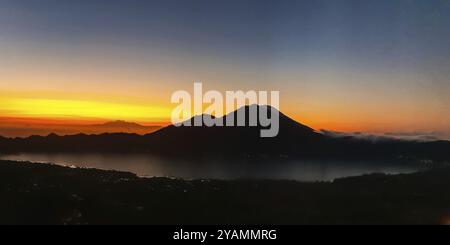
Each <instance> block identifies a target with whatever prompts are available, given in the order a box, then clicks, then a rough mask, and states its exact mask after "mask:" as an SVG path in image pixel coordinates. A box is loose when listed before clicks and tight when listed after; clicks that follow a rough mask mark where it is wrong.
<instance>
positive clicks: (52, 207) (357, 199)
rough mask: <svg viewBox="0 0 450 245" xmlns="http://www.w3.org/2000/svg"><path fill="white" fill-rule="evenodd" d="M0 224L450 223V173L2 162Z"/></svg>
mask: <svg viewBox="0 0 450 245" xmlns="http://www.w3.org/2000/svg"><path fill="white" fill-rule="evenodd" d="M0 196H1V201H0V223H1V224H446V223H448V222H450V169H448V168H441V169H435V170H430V171H427V172H421V173H415V174H407V175H393V176H387V175H381V174H376V175H367V176H361V177H351V178H344V179H339V180H336V181H334V182H333V183H301V182H294V181H273V180H272V181H263V180H236V181H216V180H196V181H183V180H175V179H167V178H150V179H146V178H139V177H137V176H135V175H134V174H131V173H124V172H116V171H102V170H95V169H71V168H65V167H60V166H54V165H44V164H33V163H17V162H11V161H0Z"/></svg>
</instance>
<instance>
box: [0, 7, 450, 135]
mask: <svg viewBox="0 0 450 245" xmlns="http://www.w3.org/2000/svg"><path fill="white" fill-rule="evenodd" d="M449 67H450V1H448V0H428V1H423V0H367V1H360V0H340V1H325V0H309V1H308V0H304V1H302V0H299V1H264V0H244V1H241V0H239V1H237V0H236V1H234V0H228V1H211V0H208V1H206V0H205V1H202V0H196V1H194V0H176V1H175V0H164V1H137V0H136V1H130V0H127V1H125V0H122V1H118V0H109V1H100V0H89V1H87V0H86V1H84V0H79V1H66V0H54V1H51V0H42V1H34V0H29V1H26V0H0V120H6V118H22V119H23V118H28V119H30V122H32V120H31V119H41V120H50V121H51V120H60V121H61V120H62V121H64V122H67V123H72V124H73V123H80V122H81V123H83V122H84V123H87V122H97V121H108V120H127V121H134V122H139V123H143V124H151V123H155V122H156V123H158V122H167V121H169V120H170V112H171V109H172V108H173V107H174V105H172V104H170V96H171V94H172V92H174V91H176V90H180V89H183V90H189V91H192V85H193V81H199V82H202V83H203V86H204V89H205V90H209V89H214V90H219V91H225V90H279V91H280V100H281V101H280V102H281V105H280V109H281V111H282V112H284V113H285V114H287V115H288V116H290V117H292V118H294V119H296V120H298V121H300V122H302V123H304V124H307V125H309V126H311V127H313V128H316V129H321V128H325V129H330V130H338V131H364V132H392V131H399V132H418V131H442V132H450V96H449V94H450V69H449Z"/></svg>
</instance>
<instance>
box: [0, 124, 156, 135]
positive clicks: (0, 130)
mask: <svg viewBox="0 0 450 245" xmlns="http://www.w3.org/2000/svg"><path fill="white" fill-rule="evenodd" d="M160 128H161V126H143V125H140V124H137V123H132V122H125V121H112V122H106V123H104V124H61V123H59V122H53V123H52V122H50V123H47V122H39V121H37V122H31V123H30V122H26V121H25V122H24V121H23V120H16V121H11V120H9V121H6V122H3V121H2V120H1V119H0V135H3V136H7V137H22V138H23V137H29V136H32V135H40V136H46V135H48V134H51V133H55V134H58V135H75V134H80V133H83V134H102V133H136V134H142V135H144V134H148V133H151V132H154V131H156V130H158V129H160Z"/></svg>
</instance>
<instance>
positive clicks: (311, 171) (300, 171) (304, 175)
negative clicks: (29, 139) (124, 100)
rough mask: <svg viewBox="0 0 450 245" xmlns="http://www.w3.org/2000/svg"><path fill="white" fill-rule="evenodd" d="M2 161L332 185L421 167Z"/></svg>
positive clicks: (130, 159) (41, 157)
mask: <svg viewBox="0 0 450 245" xmlns="http://www.w3.org/2000/svg"><path fill="white" fill-rule="evenodd" d="M0 159H1V160H14V161H30V162H38V163H55V164H58V165H63V166H73V167H84V168H98V169H106V170H119V171H127V172H133V173H136V174H137V175H139V176H143V177H154V176H156V177H175V178H183V179H200V178H211V179H239V178H260V179H288V180H299V181H330V180H333V179H335V178H341V177H347V176H357V175H362V174H369V173H386V174H397V173H411V172H415V171H417V170H418V168H417V167H415V166H413V165H411V166H409V165H405V164H400V163H394V162H376V161H374V162H369V161H325V160H324V161H318V160H314V161H287V160H286V161H281V160H280V161H271V162H264V163H255V162H252V163H250V162H245V161H242V162H236V161H233V162H226V161H214V160H208V161H195V162H189V161H182V160H173V159H165V158H160V157H156V156H152V155H147V154H127V155H123V154H68V153H51V154H41V153H39V154H34V153H33V154H30V153H26V154H17V155H0Z"/></svg>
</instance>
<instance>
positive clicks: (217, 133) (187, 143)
mask: <svg viewBox="0 0 450 245" xmlns="http://www.w3.org/2000/svg"><path fill="white" fill-rule="evenodd" d="M264 107H266V106H257V105H251V106H244V107H242V108H240V109H238V110H237V111H234V112H232V113H230V114H228V115H225V116H224V117H222V118H218V119H217V120H220V121H221V122H222V123H223V125H225V123H226V121H227V119H229V118H234V122H235V125H236V124H237V123H236V121H237V117H238V115H239V114H240V113H242V114H241V115H245V118H246V121H245V125H249V113H250V111H251V110H255V111H256V112H257V115H258V116H259V115H260V112H261V109H263V108H264ZM264 109H266V110H267V111H268V112H270V111H271V110H270V109H271V108H270V107H266V108H264ZM272 109H274V108H272ZM274 110H276V109H274ZM277 112H278V111H277ZM278 113H279V132H278V135H277V136H276V137H272V138H262V137H260V134H261V130H262V129H267V127H263V126H261V125H260V123H258V125H257V126H252V127H251V126H242V127H236V126H235V127H215V126H213V127H208V126H188V127H187V126H180V127H176V126H174V125H171V126H168V127H165V128H163V129H161V130H158V131H157V132H155V133H153V134H150V135H148V137H149V139H150V141H151V145H152V149H154V150H157V151H160V152H164V153H170V152H171V154H191V153H193V154H203V153H208V154H212V153H214V154H222V155H235V154H243V155H245V154H275V155H285V154H289V153H291V152H293V151H297V150H298V147H299V146H301V147H302V148H303V149H304V150H305V152H306V150H307V149H309V148H311V147H314V146H315V144H317V143H319V142H321V141H323V139H324V136H323V135H322V134H320V133H318V132H316V131H315V130H314V129H312V128H310V127H307V126H305V125H303V124H300V123H298V122H296V121H294V120H292V119H291V118H289V117H287V116H286V115H284V114H283V113H281V112H278ZM203 116H209V115H201V116H197V118H198V117H200V118H201V117H203ZM269 117H270V113H269ZM194 120H195V117H194V118H192V119H190V120H189V121H190V122H191V125H194ZM230 120H231V119H230ZM173 149H177V150H176V151H175V152H174V151H173ZM199 152H200V153H199Z"/></svg>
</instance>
